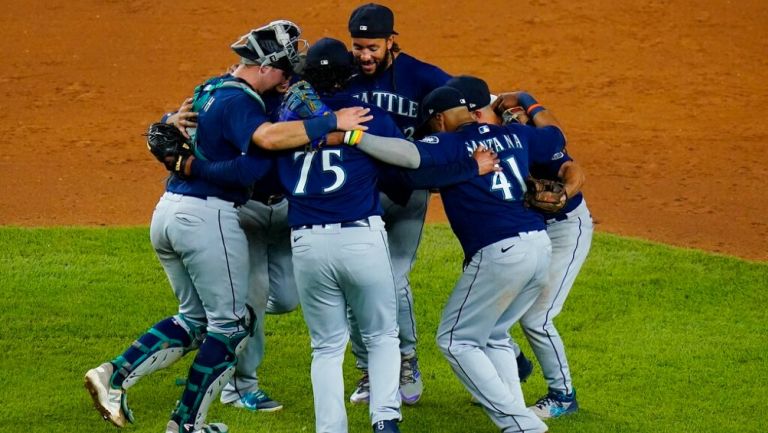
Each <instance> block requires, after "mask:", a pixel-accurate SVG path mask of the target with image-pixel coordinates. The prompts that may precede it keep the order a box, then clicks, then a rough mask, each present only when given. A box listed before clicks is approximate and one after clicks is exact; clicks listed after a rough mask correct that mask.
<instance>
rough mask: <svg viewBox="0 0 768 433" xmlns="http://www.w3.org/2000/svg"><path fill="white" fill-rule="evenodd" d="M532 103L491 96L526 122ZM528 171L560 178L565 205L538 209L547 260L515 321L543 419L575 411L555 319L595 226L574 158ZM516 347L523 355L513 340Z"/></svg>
mask: <svg viewBox="0 0 768 433" xmlns="http://www.w3.org/2000/svg"><path fill="white" fill-rule="evenodd" d="M537 104H538V103H537V102H536V100H535V99H534V98H533V97H531V96H530V95H528V94H527V93H522V92H516V93H509V94H504V95H502V96H501V97H500V98H499V99H498V100H497V101H496V104H495V108H496V109H497V110H499V109H501V110H504V109H509V108H513V107H518V106H520V107H522V108H523V109H524V110H525V114H523V116H524V117H523V118H521V119H520V121H521V122H523V123H525V122H527V121H528V119H527V116H526V114H530V113H531V112H533V111H534V110H536V105H537ZM483 111H484V113H485V114H486V115H485V116H484V117H486V118H488V119H493V116H490V115H488V114H490V113H493V112H494V109H493V107H491V108H490V109H488V108H486V109H485V110H483ZM496 119H498V117H497V116H496ZM531 175H532V176H533V177H535V178H539V179H551V180H562V181H563V182H564V184H565V189H566V196H567V197H568V202H567V204H566V205H565V207H564V208H563V209H562V210H561V211H559V212H557V213H554V214H553V213H547V212H543V211H539V213H540V215H541V217H542V218H543V219H544V220H545V221H546V227H547V235H548V236H549V238H550V240H551V241H552V264H551V265H550V268H549V277H548V283H547V284H546V285H545V286H544V290H543V291H542V293H541V295H540V296H539V297H538V299H536V302H534V303H533V305H532V306H531V308H530V309H529V310H528V311H527V312H526V313H525V314H524V315H523V317H522V318H521V319H520V325H521V326H522V329H523V332H524V333H525V336H526V338H527V339H528V342H529V343H530V345H531V348H532V349H533V352H534V354H535V355H536V359H537V360H538V361H539V365H541V370H542V373H543V374H544V379H545V380H546V381H547V385H548V388H549V391H548V393H547V395H545V396H543V397H541V398H540V399H539V400H538V401H537V402H536V404H535V405H533V406H531V409H532V410H533V412H534V413H536V415H538V416H539V417H540V418H542V419H547V418H556V417H559V416H562V415H566V414H570V413H573V412H576V411H577V410H578V407H579V405H578V402H577V401H576V390H575V389H574V387H573V383H572V380H571V370H570V368H569V366H568V360H567V358H566V356H565V347H564V345H563V341H562V339H561V337H560V333H559V332H558V331H557V328H555V324H554V319H555V317H557V315H558V314H559V313H560V311H562V309H563V304H564V303H565V300H566V298H567V297H568V293H570V291H571V288H572V287H573V283H574V281H575V279H576V276H577V275H578V274H579V271H580V270H581V267H582V265H583V264H584V261H585V260H586V258H587V255H588V254H589V249H590V246H591V245H592V234H593V232H594V225H593V223H592V216H591V214H590V212H589V209H588V208H587V203H586V201H585V200H584V198H583V194H582V193H581V186H582V185H583V184H584V180H585V176H584V172H583V170H582V169H581V166H579V165H578V164H577V163H576V161H573V160H572V159H571V158H570V157H569V156H568V155H567V154H566V155H565V157H564V158H562V159H560V160H557V161H550V162H548V163H545V164H536V165H534V166H532V167H531ZM534 209H535V208H534ZM515 350H516V352H519V353H520V355H521V356H523V357H524V355H522V352H520V348H519V346H517V344H515Z"/></svg>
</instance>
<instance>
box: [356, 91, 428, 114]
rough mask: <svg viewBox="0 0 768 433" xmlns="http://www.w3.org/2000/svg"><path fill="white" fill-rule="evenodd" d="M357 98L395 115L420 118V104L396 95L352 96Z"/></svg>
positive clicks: (366, 94) (360, 94)
mask: <svg viewBox="0 0 768 433" xmlns="http://www.w3.org/2000/svg"><path fill="white" fill-rule="evenodd" d="M352 96H354V97H355V98H357V99H359V100H361V101H363V102H365V103H367V104H373V105H375V106H377V107H379V108H381V109H382V110H384V111H387V112H389V113H394V114H397V115H400V116H405V117H412V118H414V119H415V118H416V117H418V116H419V103H418V102H414V101H411V100H410V99H408V98H404V97H403V96H401V95H396V94H394V93H389V92H382V91H373V92H363V93H358V94H356V95H352Z"/></svg>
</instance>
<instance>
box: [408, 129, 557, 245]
mask: <svg viewBox="0 0 768 433" xmlns="http://www.w3.org/2000/svg"><path fill="white" fill-rule="evenodd" d="M480 145H485V146H486V147H487V148H489V149H491V150H493V151H495V152H496V153H497V154H498V155H499V159H500V160H501V166H502V168H503V171H501V172H497V173H489V174H486V175H485V176H477V177H474V178H472V179H470V180H469V181H466V182H462V183H459V184H455V185H452V186H448V187H444V188H441V190H440V195H441V196H442V198H443V205H444V206H445V214H446V216H447V217H448V221H449V222H450V224H451V228H452V229H453V231H454V233H456V237H457V238H458V239H459V242H460V243H461V246H462V248H463V249H464V254H465V257H466V258H467V259H469V258H471V257H472V256H473V255H474V254H475V253H476V252H477V251H478V250H480V249H481V248H483V247H485V246H487V245H490V244H492V243H494V242H498V241H500V240H502V239H506V238H509V237H513V236H516V235H517V234H518V233H521V232H526V231H532V230H543V229H544V221H543V220H542V219H541V217H540V216H539V215H538V214H537V213H535V212H533V211H531V210H528V209H527V208H526V207H525V206H524V205H523V194H524V193H525V188H526V187H525V178H526V177H527V176H528V173H529V168H528V167H529V165H531V164H545V163H549V162H550V161H553V160H558V159H561V158H563V156H564V154H563V147H564V146H565V138H564V137H563V134H562V133H561V132H560V129H558V128H556V127H553V126H550V127H544V128H532V127H530V126H525V125H517V124H514V125H508V126H496V125H486V124H479V123H470V124H467V125H465V126H463V127H461V128H460V129H459V130H457V131H456V132H453V133H439V134H436V135H431V136H427V137H424V139H422V140H420V141H417V142H416V146H417V147H418V149H419V153H420V154H421V165H422V166H434V165H440V164H446V163H450V162H454V161H457V160H461V159H462V158H467V157H471V156H472V152H473V151H474V150H475V149H476V148H477V147H478V146H480Z"/></svg>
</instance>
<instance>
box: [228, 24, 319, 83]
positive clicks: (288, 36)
mask: <svg viewBox="0 0 768 433" xmlns="http://www.w3.org/2000/svg"><path fill="white" fill-rule="evenodd" d="M299 36H301V29H299V26H297V25H296V24H294V23H292V22H291V21H288V20H278V21H272V22H271V23H269V24H267V25H266V26H263V27H259V28H258V29H253V30H251V31H250V32H248V33H246V34H244V35H243V36H241V37H240V38H239V39H238V40H237V42H235V43H234V44H232V50H233V51H234V52H235V53H237V55H238V56H240V59H241V62H242V63H244V64H251V65H261V66H272V67H275V68H279V69H282V70H284V71H288V72H297V73H298V72H300V71H301V69H302V66H303V65H302V64H303V55H302V53H303V52H304V51H306V49H307V47H308V46H309V44H308V43H307V41H306V40H305V39H300V38H299Z"/></svg>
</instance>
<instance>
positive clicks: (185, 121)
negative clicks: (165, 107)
mask: <svg viewBox="0 0 768 433" xmlns="http://www.w3.org/2000/svg"><path fill="white" fill-rule="evenodd" d="M165 123H170V124H171V125H173V126H175V127H176V128H178V129H179V131H181V133H182V135H184V137H186V138H189V134H187V128H197V113H196V112H194V111H192V98H187V99H185V100H184V102H182V103H181V107H179V110H178V111H177V112H176V113H174V114H172V115H171V116H168V119H166V120H165Z"/></svg>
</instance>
